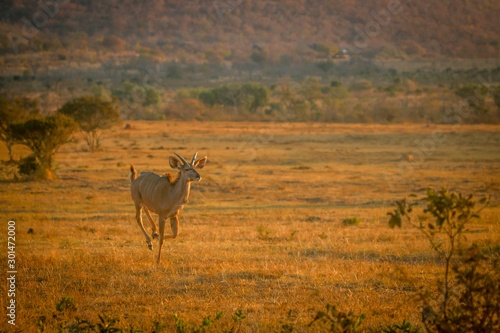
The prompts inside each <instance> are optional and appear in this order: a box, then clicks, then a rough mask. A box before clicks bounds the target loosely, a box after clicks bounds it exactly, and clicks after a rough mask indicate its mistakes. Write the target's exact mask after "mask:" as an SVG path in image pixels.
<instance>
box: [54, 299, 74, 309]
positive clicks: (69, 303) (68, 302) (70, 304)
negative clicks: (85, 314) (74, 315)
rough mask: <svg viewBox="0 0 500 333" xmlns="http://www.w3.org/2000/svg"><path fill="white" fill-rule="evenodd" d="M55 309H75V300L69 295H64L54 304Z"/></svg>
mask: <svg viewBox="0 0 500 333" xmlns="http://www.w3.org/2000/svg"><path fill="white" fill-rule="evenodd" d="M56 310H57V311H59V312H62V311H66V310H76V301H75V299H74V298H73V297H71V296H64V297H63V298H61V300H60V301H59V303H57V304H56Z"/></svg>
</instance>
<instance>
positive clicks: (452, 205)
mask: <svg viewBox="0 0 500 333" xmlns="http://www.w3.org/2000/svg"><path fill="white" fill-rule="evenodd" d="M421 200H422V201H424V202H425V203H426V205H427V206H426V208H425V209H424V213H426V214H427V215H426V216H418V222H415V221H414V216H413V214H412V212H413V206H414V205H415V204H414V203H411V204H410V203H408V201H407V200H406V198H405V199H403V200H399V201H396V209H395V210H394V211H392V212H389V213H388V215H390V220H389V226H391V227H396V226H398V227H401V224H402V220H403V217H404V218H406V220H407V221H408V222H409V223H410V224H411V225H413V226H414V227H416V228H418V229H419V230H420V231H421V232H422V233H423V234H424V235H425V236H426V237H427V239H428V240H429V242H430V244H431V245H432V248H433V249H434V251H435V253H436V254H437V255H438V257H439V258H440V259H442V260H443V261H444V263H445V269H444V279H443V281H442V282H441V283H440V284H439V285H438V292H439V293H438V296H437V297H436V295H434V294H432V293H431V292H429V291H426V292H423V293H422V294H421V299H422V302H423V311H422V322H423V323H424V325H425V328H426V330H427V331H429V332H489V331H495V330H498V329H499V328H500V318H499V315H498V313H500V311H499V309H500V282H499V280H498V278H496V276H497V272H498V258H496V259H495V260H489V259H488V258H486V257H485V256H484V255H483V254H482V253H481V251H479V249H478V248H477V247H476V246H473V247H471V248H469V249H468V250H465V249H464V246H463V244H462V242H463V236H464V232H465V231H466V227H467V225H468V224H469V223H470V222H471V221H472V220H473V219H475V218H479V213H480V212H481V211H482V210H483V209H484V208H485V207H486V205H487V204H488V202H489V198H488V197H484V198H482V199H480V200H479V205H480V206H479V208H478V207H477V204H476V201H475V200H474V197H473V195H472V194H470V195H467V196H464V195H462V194H461V193H458V194H457V193H454V192H448V191H447V190H445V189H441V190H440V191H436V190H434V189H432V188H428V189H427V195H426V196H425V197H424V198H422V199H421ZM429 219H430V220H429ZM464 253H465V254H466V255H464ZM436 301H437V303H438V305H437V306H436V305H435V304H436Z"/></svg>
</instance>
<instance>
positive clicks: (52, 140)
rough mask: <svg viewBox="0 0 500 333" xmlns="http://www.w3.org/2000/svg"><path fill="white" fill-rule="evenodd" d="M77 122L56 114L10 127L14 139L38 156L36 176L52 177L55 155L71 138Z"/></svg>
mask: <svg viewBox="0 0 500 333" xmlns="http://www.w3.org/2000/svg"><path fill="white" fill-rule="evenodd" d="M75 129H76V124H75V122H74V121H73V120H72V119H71V118H68V117H66V116H64V115H60V114H56V115H53V116H48V117H39V118H34V119H30V120H27V121H26V122H24V123H19V124H13V125H11V126H10V127H9V132H10V133H11V137H12V139H13V140H14V141H15V142H17V143H20V144H23V145H26V146H27V147H28V148H29V149H31V151H32V152H33V154H34V155H35V156H36V159H37V161H38V163H39V164H40V169H39V170H38V174H37V175H36V178H39V179H50V178H51V177H52V169H53V166H54V165H53V164H54V155H55V153H56V151H57V150H58V149H59V147H60V146H62V145H63V144H65V143H67V142H68V141H69V140H70V137H71V134H72V133H73V132H74V131H75Z"/></svg>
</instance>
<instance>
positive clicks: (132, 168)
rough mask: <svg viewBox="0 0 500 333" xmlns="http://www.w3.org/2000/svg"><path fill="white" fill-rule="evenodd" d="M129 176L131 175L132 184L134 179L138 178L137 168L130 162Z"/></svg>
mask: <svg viewBox="0 0 500 333" xmlns="http://www.w3.org/2000/svg"><path fill="white" fill-rule="evenodd" d="M129 177H130V184H132V183H133V182H134V180H135V179H136V178H137V171H136V170H135V168H134V165H133V164H130V174H129Z"/></svg>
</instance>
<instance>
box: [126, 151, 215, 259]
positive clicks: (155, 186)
mask: <svg viewBox="0 0 500 333" xmlns="http://www.w3.org/2000/svg"><path fill="white" fill-rule="evenodd" d="M175 155H176V156H177V157H174V156H170V158H169V162H170V166H171V167H172V168H173V169H178V170H179V173H178V174H177V177H176V178H175V179H173V178H172V175H171V174H170V173H166V174H165V175H163V176H160V175H157V174H155V173H152V172H144V173H141V175H140V176H139V177H137V171H136V170H135V168H134V165H131V166H130V183H131V185H130V192H131V195H132V200H133V201H134V204H135V218H136V220H137V224H139V227H140V228H141V230H142V232H143V233H144V236H145V237H146V243H148V248H149V249H150V250H151V251H152V250H153V244H152V243H151V238H158V237H159V238H160V241H159V248H158V258H157V260H156V261H157V263H160V258H161V247H162V245H163V240H164V239H165V238H176V237H177V235H178V234H179V217H178V215H179V212H180V211H181V210H182V209H183V208H184V205H185V204H186V203H187V201H188V197H189V190H190V188H191V182H194V181H196V182H199V181H200V180H201V176H200V174H199V173H198V171H196V170H197V169H202V168H203V167H204V166H205V163H207V157H206V156H205V157H203V158H200V159H199V160H197V161H196V162H195V160H196V156H197V155H198V153H195V154H194V156H193V158H192V159H191V163H188V162H187V161H186V160H185V159H184V158H183V157H182V156H180V155H179V154H177V153H175ZM141 210H144V212H145V213H146V216H147V217H148V220H149V222H150V223H151V228H152V230H153V231H152V234H151V237H150V236H149V235H148V234H147V232H146V230H145V229H144V225H143V224H142V214H141ZM150 211H151V212H153V213H156V214H158V224H159V227H160V230H159V234H158V231H157V228H156V224H155V223H154V221H153V218H152V217H151V213H150ZM167 219H170V227H171V228H172V233H171V234H167V235H165V221H166V220H167Z"/></svg>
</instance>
